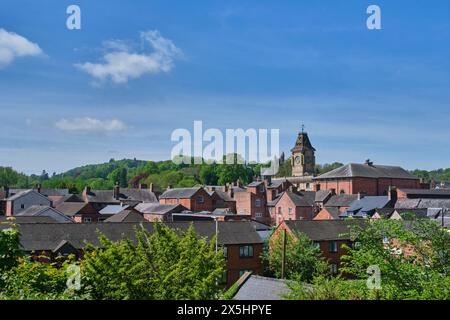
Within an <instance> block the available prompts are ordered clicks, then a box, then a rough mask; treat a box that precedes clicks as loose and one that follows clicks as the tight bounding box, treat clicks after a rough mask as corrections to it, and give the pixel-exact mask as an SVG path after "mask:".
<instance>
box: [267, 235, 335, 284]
mask: <svg viewBox="0 0 450 320" xmlns="http://www.w3.org/2000/svg"><path fill="white" fill-rule="evenodd" d="M283 238H284V236H283V234H279V235H277V236H276V237H273V238H272V240H271V243H270V246H269V247H267V248H266V249H265V251H264V253H263V255H262V261H263V263H264V265H265V269H266V270H265V272H266V274H267V275H269V276H274V277H275V278H281V266H282V260H283ZM285 261H286V264H285V277H286V278H287V279H296V280H298V281H311V280H312V279H313V277H314V275H316V274H321V273H324V272H326V271H327V270H328V267H327V263H326V262H325V260H324V259H323V258H322V256H321V251H320V249H319V248H318V247H317V245H315V244H314V243H313V242H312V241H311V240H310V239H309V238H308V237H307V236H306V235H305V234H303V233H299V232H295V233H293V234H290V233H289V232H287V233H286V255H285Z"/></svg>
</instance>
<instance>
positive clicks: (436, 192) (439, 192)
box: [398, 188, 450, 199]
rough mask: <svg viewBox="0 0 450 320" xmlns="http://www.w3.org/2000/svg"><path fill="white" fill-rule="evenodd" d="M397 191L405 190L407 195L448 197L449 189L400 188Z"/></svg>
mask: <svg viewBox="0 0 450 320" xmlns="http://www.w3.org/2000/svg"><path fill="white" fill-rule="evenodd" d="M398 190H399V191H402V192H405V193H406V194H407V195H408V196H414V197H424V198H425V197H439V198H448V199H450V190H448V189H432V190H430V189H402V188H399V189H398Z"/></svg>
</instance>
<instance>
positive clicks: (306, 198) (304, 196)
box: [284, 190, 314, 207]
mask: <svg viewBox="0 0 450 320" xmlns="http://www.w3.org/2000/svg"><path fill="white" fill-rule="evenodd" d="M284 193H285V194H286V195H287V196H288V197H289V198H290V199H291V200H292V202H293V203H294V205H295V206H296V207H311V206H313V205H314V195H313V194H312V193H309V192H307V191H306V192H293V191H290V190H286V191H285V192H284Z"/></svg>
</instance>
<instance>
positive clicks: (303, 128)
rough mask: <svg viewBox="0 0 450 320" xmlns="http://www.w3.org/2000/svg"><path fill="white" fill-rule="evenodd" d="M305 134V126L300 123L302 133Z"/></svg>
mask: <svg viewBox="0 0 450 320" xmlns="http://www.w3.org/2000/svg"><path fill="white" fill-rule="evenodd" d="M304 132H305V125H304V124H303V123H302V133H304Z"/></svg>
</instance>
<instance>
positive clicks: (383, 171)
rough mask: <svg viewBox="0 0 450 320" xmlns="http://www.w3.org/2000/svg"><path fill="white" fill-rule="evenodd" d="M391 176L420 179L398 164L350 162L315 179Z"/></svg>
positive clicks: (394, 177)
mask: <svg viewBox="0 0 450 320" xmlns="http://www.w3.org/2000/svg"><path fill="white" fill-rule="evenodd" d="M353 177H364V178H390V179H418V178H416V177H414V176H413V175H411V174H410V173H409V172H408V171H406V170H405V169H403V168H401V167H398V166H384V165H375V164H372V165H368V164H361V163H350V164H347V165H344V166H342V167H339V168H337V169H334V170H332V171H330V172H327V173H324V174H322V175H320V176H318V177H315V178H314V179H315V180H321V179H336V178H353Z"/></svg>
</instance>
